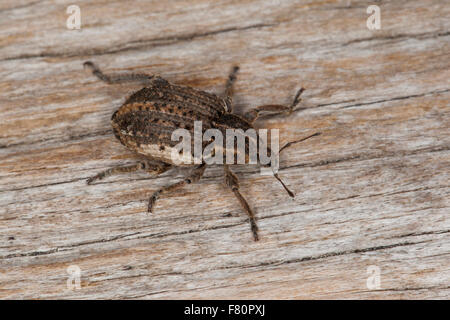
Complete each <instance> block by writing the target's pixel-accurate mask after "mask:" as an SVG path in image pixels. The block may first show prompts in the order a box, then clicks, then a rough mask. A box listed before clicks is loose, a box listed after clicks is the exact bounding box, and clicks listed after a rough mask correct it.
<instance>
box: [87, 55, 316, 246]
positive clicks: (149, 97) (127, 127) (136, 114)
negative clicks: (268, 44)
mask: <svg viewBox="0 0 450 320" xmlns="http://www.w3.org/2000/svg"><path fill="white" fill-rule="evenodd" d="M84 66H85V67H87V68H89V69H91V71H92V73H93V74H94V75H95V76H97V77H98V78H99V79H100V80H102V81H105V82H107V83H108V84H114V83H123V82H129V81H140V82H146V83H147V84H148V85H147V86H146V87H144V88H143V89H141V90H139V91H137V92H135V93H133V94H132V95H131V96H130V97H129V98H128V99H127V100H126V101H125V103H124V104H123V105H122V106H121V107H120V108H119V109H118V110H117V111H116V112H114V114H113V115H112V118H111V123H112V128H113V132H114V135H115V136H116V138H117V139H118V140H119V141H120V142H121V143H122V144H123V145H124V146H126V147H127V148H129V149H130V150H132V151H134V152H136V153H138V154H141V155H143V156H144V157H145V160H144V161H140V162H138V163H137V164H134V165H126V166H117V167H113V168H111V169H108V170H106V171H103V172H100V173H99V174H97V175H95V176H93V177H90V178H89V179H87V183H88V184H90V183H92V182H94V181H95V180H99V179H103V178H105V177H107V176H109V175H112V174H117V173H125V172H132V171H137V170H144V171H147V172H148V173H151V174H155V175H159V174H161V173H163V172H166V171H168V170H169V169H171V168H173V167H176V166H180V164H179V163H177V164H175V163H174V161H173V160H172V159H173V157H172V152H173V149H174V146H175V144H176V143H177V142H176V141H173V140H172V139H171V133H172V132H173V131H174V130H176V129H179V128H184V129H186V130H189V131H193V129H194V121H201V122H202V123H203V126H204V128H203V129H208V128H214V129H218V130H221V131H224V130H226V129H242V130H244V131H245V130H247V129H249V128H253V123H254V121H255V120H256V119H257V118H258V116H260V115H261V113H263V112H266V113H271V115H274V114H275V115H276V114H281V113H291V112H293V111H294V110H295V107H296V106H297V105H298V103H299V102H300V95H301V93H302V92H303V90H304V89H303V88H301V89H300V90H299V91H298V92H297V94H296V95H295V98H294V101H293V102H292V104H291V105H289V106H284V105H263V106H259V107H256V108H254V109H252V110H250V111H248V112H247V113H245V114H244V115H241V116H240V115H237V114H235V113H233V103H232V102H233V101H232V96H233V83H234V82H235V80H236V74H237V72H238V70H239V68H238V67H237V66H235V67H233V68H232V70H231V72H230V74H229V76H228V79H227V81H226V84H225V92H224V95H223V96H218V95H215V94H212V93H208V92H205V91H201V90H197V89H194V88H191V87H188V86H181V85H175V84H172V83H170V82H168V81H167V80H164V79H163V78H161V77H159V76H156V75H147V74H136V73H131V74H111V75H107V74H104V73H103V72H102V71H101V70H100V69H99V68H98V67H97V66H96V65H95V64H94V63H92V62H90V61H87V62H85V63H84ZM319 134H320V133H314V134H312V135H310V136H308V137H306V138H303V139H301V140H297V141H293V142H289V143H288V144H286V145H285V146H283V147H282V148H280V150H279V152H281V151H282V150H283V149H285V148H286V147H288V146H290V145H292V144H293V143H296V142H300V141H304V140H306V139H308V138H310V137H313V136H316V135H319ZM246 148H247V146H246ZM246 150H248V148H247V149H246ZM190 166H192V167H193V169H192V171H191V172H190V173H189V174H188V175H186V176H185V178H184V179H183V180H181V181H180V182H177V183H175V184H172V185H169V186H165V187H163V188H161V189H159V190H158V191H156V192H154V193H153V194H152V195H151V196H150V199H149V203H148V211H149V212H152V211H153V208H154V205H155V201H156V200H157V199H158V197H160V196H161V195H162V194H164V193H167V192H171V191H174V190H176V189H178V188H181V187H183V186H184V185H186V184H190V183H193V182H197V181H198V180H200V178H201V177H202V175H203V173H204V171H205V168H206V163H204V162H202V163H200V164H191V165H190ZM223 168H224V176H225V184H226V186H227V187H229V188H230V189H231V191H233V193H234V195H235V196H236V198H237V199H238V200H239V202H240V204H241V205H242V207H243V208H244V210H245V211H246V213H247V214H248V216H249V220H250V226H251V230H252V233H253V238H254V240H255V241H257V240H258V227H257V225H256V221H255V215H254V213H253V210H252V209H251V207H250V206H249V205H248V203H247V201H246V200H245V198H244V197H243V196H242V194H241V193H240V191H239V180H238V178H237V176H236V175H235V174H234V173H233V172H232V171H231V169H230V166H229V165H228V164H224V165H223ZM274 176H275V178H276V179H277V180H278V181H279V182H280V183H281V184H282V186H283V187H284V189H285V190H286V191H287V192H288V194H289V195H290V196H291V197H294V194H293V193H292V192H291V191H290V190H289V189H288V188H287V187H286V186H285V184H284V183H283V182H282V181H281V179H280V178H279V177H278V175H277V174H276V173H274Z"/></svg>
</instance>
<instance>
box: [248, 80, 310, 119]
mask: <svg viewBox="0 0 450 320" xmlns="http://www.w3.org/2000/svg"><path fill="white" fill-rule="evenodd" d="M303 91H305V89H304V88H300V89H299V90H298V91H297V94H296V95H295V97H294V100H293V101H292V103H291V104H290V105H288V106H285V105H278V104H270V105H263V106H259V107H256V108H254V109H252V110H250V111H248V112H246V113H245V114H244V118H245V119H246V120H247V121H248V122H250V123H253V122H255V121H256V119H258V117H260V116H261V113H262V112H267V113H268V114H269V115H270V116H276V115H279V114H291V113H292V112H293V111H295V110H296V109H295V107H296V106H297V105H298V104H299V103H300V101H301V98H300V95H301V94H302V92H303Z"/></svg>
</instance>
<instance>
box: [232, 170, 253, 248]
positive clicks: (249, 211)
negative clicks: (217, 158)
mask: <svg viewBox="0 0 450 320" xmlns="http://www.w3.org/2000/svg"><path fill="white" fill-rule="evenodd" d="M224 172H225V184H226V185H227V186H228V187H229V188H230V189H231V191H233V193H234V195H235V196H236V198H237V199H238V200H239V203H240V204H241V206H242V207H243V208H244V210H245V212H246V213H247V215H248V217H249V220H250V228H251V230H252V234H253V239H254V240H255V241H258V240H259V236H258V226H257V225H256V220H255V214H254V213H253V210H252V209H251V208H250V206H249V205H248V203H247V200H245V198H244V197H243V196H242V194H241V193H240V192H239V179H238V177H237V176H236V175H235V174H234V173H233V172H231V170H230V167H229V166H228V165H224Z"/></svg>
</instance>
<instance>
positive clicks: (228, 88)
mask: <svg viewBox="0 0 450 320" xmlns="http://www.w3.org/2000/svg"><path fill="white" fill-rule="evenodd" d="M238 71H239V66H233V68H231V71H230V74H229V75H228V79H227V82H226V83H225V93H224V99H225V103H226V104H227V108H228V110H227V111H228V112H230V113H232V112H233V94H234V84H235V82H236V75H237V73H238Z"/></svg>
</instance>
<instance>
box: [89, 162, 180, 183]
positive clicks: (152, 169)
mask: <svg viewBox="0 0 450 320" xmlns="http://www.w3.org/2000/svg"><path fill="white" fill-rule="evenodd" d="M169 169H171V165H170V164H167V163H164V162H159V161H158V162H156V161H155V162H152V161H140V162H138V163H136V164H132V165H127V166H117V167H113V168H110V169H108V170H105V171H102V172H99V173H98V174H96V175H95V176H92V177H90V178H88V179H87V180H86V182H87V184H91V183H92V182H94V181H96V180H101V179H104V178H106V177H109V176H111V175H114V174H121V173H127V172H134V171H138V170H143V171H147V172H148V173H150V174H155V175H159V174H161V173H163V172H166V171H167V170H169Z"/></svg>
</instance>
